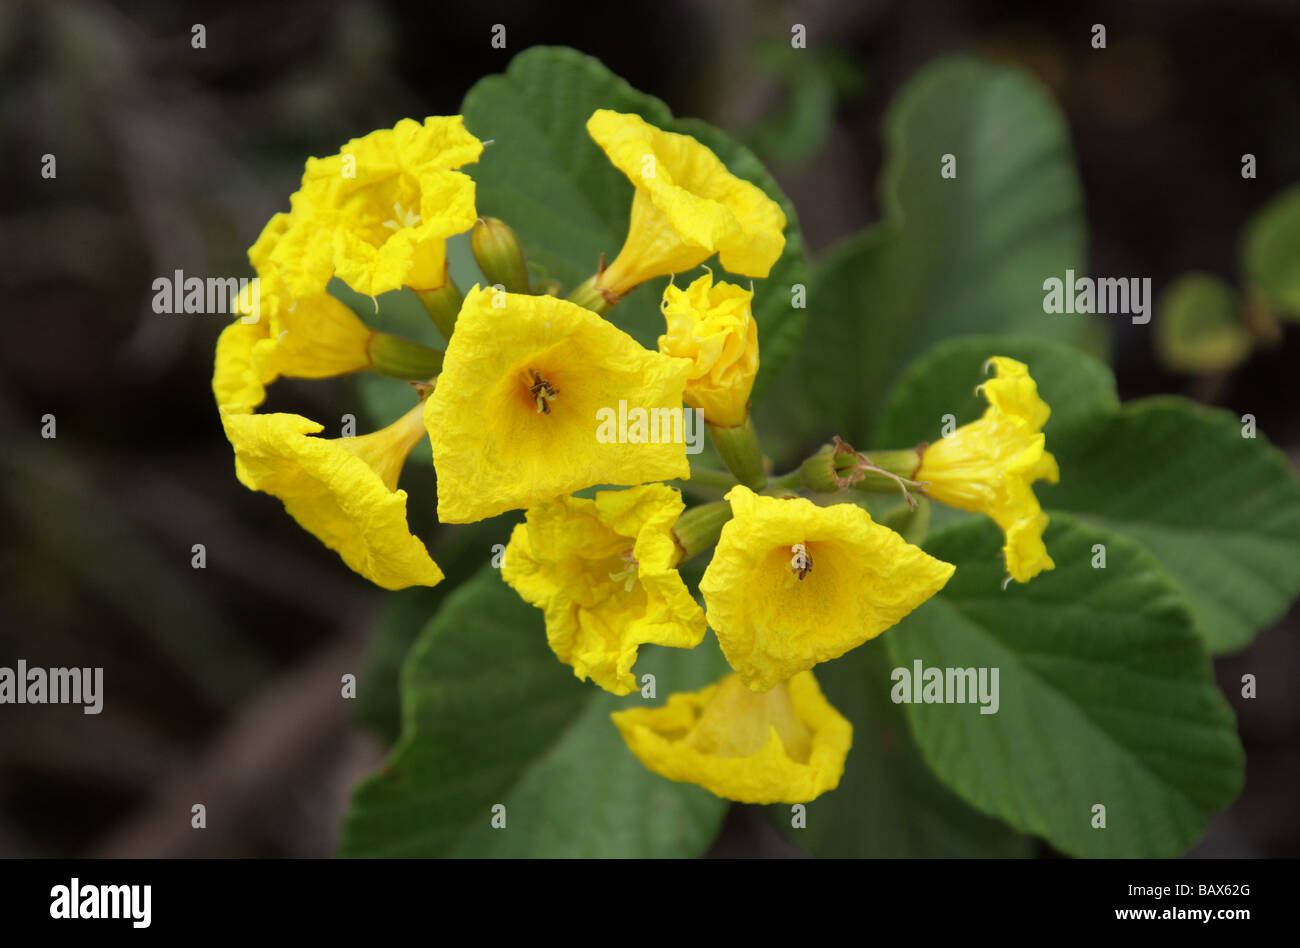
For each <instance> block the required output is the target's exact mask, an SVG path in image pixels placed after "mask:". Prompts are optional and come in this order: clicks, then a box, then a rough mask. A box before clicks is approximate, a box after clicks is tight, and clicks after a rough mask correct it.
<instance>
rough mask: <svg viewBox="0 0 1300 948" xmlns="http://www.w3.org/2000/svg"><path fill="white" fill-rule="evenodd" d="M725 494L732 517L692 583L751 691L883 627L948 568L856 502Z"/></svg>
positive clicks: (736, 491) (938, 585)
mask: <svg viewBox="0 0 1300 948" xmlns="http://www.w3.org/2000/svg"><path fill="white" fill-rule="evenodd" d="M727 500H728V501H730V502H731V510H732V514H733V516H732V519H731V520H730V521H729V522H728V523H727V524H726V526H724V527H723V528H722V536H721V537H720V538H719V540H718V545H717V549H716V550H715V551H714V554H713V561H712V562H711V563H710V564H709V567H708V569H706V570H705V572H704V578H703V580H701V582H700V592H701V593H703V594H704V603H705V607H706V609H707V616H708V622H709V626H710V628H712V629H713V630H714V632H716V633H717V636H718V644H720V645H721V646H722V652H723V654H724V655H725V656H726V658H727V661H728V662H729V663H730V664H731V667H732V668H733V669H735V671H736V673H737V674H739V675H740V677H741V678H742V679H743V680H744V682H745V683H746V684H747V685H748V686H749V687H750V688H753V689H754V690H756V691H764V690H766V689H768V688H771V687H772V686H773V685H775V684H776V683H777V682H779V681H782V680H784V679H786V678H789V677H791V676H792V675H795V674H798V673H799V672H801V671H805V670H807V669H809V668H812V667H813V666H814V665H816V664H818V663H819V662H825V661H829V660H830V659H833V658H838V657H839V656H840V655H843V654H844V653H845V652H847V651H849V650H850V649H853V648H856V647H857V646H859V645H861V644H862V643H863V642H865V641H867V640H868V639H871V638H874V637H875V636H877V635H879V634H880V633H881V632H884V631H885V630H886V629H888V628H889V627H890V626H893V625H894V624H895V623H897V622H898V621H899V620H900V619H902V618H903V616H905V615H907V614H908V613H909V612H911V611H912V610H913V609H915V608H916V607H917V606H919V605H921V603H923V602H925V601H926V600H927V599H929V598H930V597H931V596H933V595H934V594H935V593H936V592H938V591H939V590H940V589H942V588H943V586H944V584H945V583H947V582H948V579H949V577H951V576H952V574H953V571H954V567H953V566H952V565H951V564H949V563H944V562H943V561H941V560H937V559H935V558H934V557H932V556H930V555H929V554H927V553H925V552H923V551H922V550H921V549H920V548H918V547H915V546H912V545H911V544H910V543H908V542H907V541H905V540H904V539H903V538H902V537H900V536H899V535H898V534H897V533H895V532H894V531H893V530H890V529H889V528H888V527H884V526H881V525H880V524H878V523H875V522H874V521H873V520H872V519H871V515H870V514H868V513H867V511H866V510H864V509H863V508H861V507H859V506H857V505H855V504H835V505H834V506H830V507H818V506H817V505H816V504H813V503H812V502H811V501H809V500H805V499H803V498H790V499H785V498H775V497H764V496H760V495H758V494H755V493H754V492H753V491H751V490H749V489H748V488H746V487H734V488H732V489H731V491H730V492H728V494H727ZM796 545H798V547H796ZM800 567H806V569H801V568H800ZM800 572H802V573H803V576H802V578H800V575H799V573H800Z"/></svg>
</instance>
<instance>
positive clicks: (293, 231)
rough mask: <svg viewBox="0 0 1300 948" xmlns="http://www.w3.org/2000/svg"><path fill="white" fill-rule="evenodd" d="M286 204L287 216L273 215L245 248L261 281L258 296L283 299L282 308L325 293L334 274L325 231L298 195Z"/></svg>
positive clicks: (330, 243)
mask: <svg viewBox="0 0 1300 948" xmlns="http://www.w3.org/2000/svg"><path fill="white" fill-rule="evenodd" d="M289 200H290V206H291V208H292V210H291V211H290V213H287V214H286V213H284V212H280V213H278V214H275V215H274V216H273V217H272V218H271V219H270V220H269V221H268V222H267V224H266V226H265V227H264V228H262V233H261V234H259V235H258V238H257V240H256V241H255V242H254V243H253V246H251V247H249V248H248V261H249V263H251V264H252V265H253V269H254V270H256V271H257V275H258V276H259V277H260V278H261V280H262V289H261V295H262V296H263V297H264V298H271V297H274V298H276V299H282V300H283V305H284V306H285V307H290V306H292V305H293V303H294V300H296V299H297V298H298V297H300V296H317V295H319V294H322V293H324V292H325V287H326V286H327V285H328V283H329V280H330V276H331V275H332V274H333V273H334V252H333V249H332V246H333V240H332V238H331V237H330V231H329V229H328V227H327V226H326V225H325V224H324V223H322V222H321V221H318V220H316V219H314V218H313V217H312V215H311V213H310V209H309V208H306V207H304V205H303V203H302V199H301V197H300V196H299V195H298V194H297V193H295V194H293V195H292V196H291V197H290V199H289Z"/></svg>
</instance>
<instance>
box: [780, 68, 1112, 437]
mask: <svg viewBox="0 0 1300 948" xmlns="http://www.w3.org/2000/svg"><path fill="white" fill-rule="evenodd" d="M884 134H885V147H886V164H885V169H884V172H883V174H882V176H881V181H880V194H881V203H882V206H883V210H884V217H883V220H882V221H881V223H880V224H879V225H877V226H876V227H875V228H873V229H872V230H870V231H868V232H866V233H864V234H862V235H860V236H858V237H855V238H853V239H851V240H850V241H848V242H847V243H845V244H843V245H842V246H840V247H839V248H838V249H837V250H836V251H835V252H833V253H832V254H831V255H830V256H829V257H828V258H827V259H826V260H825V261H824V262H823V263H822V264H821V265H820V266H819V267H818V268H817V269H816V272H815V273H814V276H813V285H812V290H811V294H810V302H809V308H810V310H811V312H812V318H811V322H810V324H809V330H808V333H807V337H806V339H805V340H804V345H803V358H802V362H803V366H804V373H803V376H804V385H805V388H806V390H807V393H808V396H809V398H810V401H811V405H812V407H813V408H814V409H815V410H816V411H817V413H818V415H817V421H818V423H819V424H820V425H822V426H823V427H824V428H825V429H826V431H827V432H829V431H835V432H837V433H839V434H840V435H842V436H844V437H846V438H848V439H849V440H865V436H866V435H867V433H868V428H869V424H870V422H871V421H872V419H873V417H874V412H875V409H876V406H877V405H878V403H879V399H880V397H881V396H882V395H883V394H884V393H885V392H886V391H887V390H888V387H889V385H890V383H891V382H892V381H893V380H894V379H895V378H896V377H897V374H898V371H899V370H900V369H901V368H902V366H903V365H905V364H906V363H907V362H908V361H909V360H910V359H911V358H912V357H914V356H916V355H917V354H919V353H920V352H922V351H924V350H925V349H927V348H928V347H929V346H931V345H933V344H934V343H935V342H937V341H939V340H941V339H944V338H947V337H950V336H953V335H958V334H964V333H979V332H994V331H1020V332H1031V333H1033V334H1035V335H1039V336H1044V337H1048V338H1053V339H1057V340H1060V341H1063V342H1067V343H1070V344H1075V345H1080V346H1083V347H1085V348H1089V349H1093V350H1100V349H1101V348H1102V347H1103V335H1104V334H1103V327H1102V324H1101V322H1100V321H1098V320H1096V319H1092V318H1089V317H1086V316H1049V315H1046V314H1045V313H1044V312H1043V293H1044V291H1043V288H1042V287H1043V282H1044V281H1045V280H1046V279H1048V278H1050V277H1053V276H1055V277H1057V278H1058V279H1059V278H1064V276H1065V271H1066V269H1067V268H1072V269H1074V270H1076V271H1079V272H1082V271H1083V270H1084V262H1085V251H1084V239H1085V235H1084V219H1083V209H1082V196H1081V192H1080V188H1079V180H1078V174H1077V172H1076V170H1075V165H1074V159H1073V155H1072V153H1071V148H1070V141H1069V135H1068V133H1067V130H1066V126H1065V122H1064V120H1063V119H1062V117H1061V114H1060V112H1059V111H1058V109H1057V108H1056V106H1055V105H1054V104H1053V103H1052V101H1051V99H1050V98H1049V97H1048V95H1047V93H1046V92H1045V91H1044V90H1043V89H1042V87H1040V86H1039V85H1038V84H1037V83H1036V82H1035V81H1034V80H1033V79H1031V78H1030V77H1029V76H1028V75H1026V74H1025V73H1023V72H1020V71H1018V70H1015V69H1009V68H1004V67H1000V66H992V65H988V64H984V63H981V62H978V61H976V60H972V59H967V58H956V59H945V60H941V61H940V62H938V63H936V64H934V65H932V66H930V67H928V68H927V69H925V70H924V71H922V72H921V73H920V74H919V75H918V76H917V77H916V78H914V79H913V80H912V81H911V82H910V83H908V85H907V86H906V88H905V89H904V90H903V91H902V93H901V94H900V95H899V97H898V99H897V100H896V101H895V103H894V105H893V106H892V107H891V109H890V111H889V114H888V116H887V118H886V120H885V125H884ZM948 154H950V155H952V156H954V157H955V159H956V172H957V176H956V177H955V178H943V177H941V176H940V170H941V160H942V157H943V156H944V155H948Z"/></svg>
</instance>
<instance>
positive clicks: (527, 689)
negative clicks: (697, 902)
mask: <svg viewBox="0 0 1300 948" xmlns="http://www.w3.org/2000/svg"><path fill="white" fill-rule="evenodd" d="M721 667H722V666H721V655H720V654H719V653H718V652H717V650H716V648H714V647H713V646H712V644H709V645H706V646H701V647H700V648H698V649H694V650H683V649H660V648H655V647H653V646H645V647H643V649H642V655H641V660H640V661H639V662H638V663H637V666H636V674H637V675H638V676H639V675H644V674H646V673H651V674H654V675H655V678H656V691H657V694H658V696H659V698H660V699H661V700H662V699H663V698H664V697H666V695H667V694H668V693H669V692H671V691H681V690H691V689H695V688H700V687H702V686H703V685H705V684H707V683H708V682H710V681H712V680H714V679H716V678H717V677H718V676H719V675H720V674H721ZM642 700H643V699H642V698H641V696H640V694H639V693H634V694H632V695H629V696H627V697H625V698H616V697H614V696H613V695H609V694H606V693H605V692H603V691H601V690H600V689H599V688H597V687H596V686H594V685H591V684H589V683H588V684H581V683H579V682H578V681H577V680H576V679H575V678H574V676H573V672H572V670H571V669H570V668H569V667H568V666H567V665H564V664H562V663H561V662H560V661H559V660H558V659H556V657H555V655H554V654H552V652H551V651H550V649H549V648H548V647H547V644H546V635H545V631H544V628H543V623H542V617H541V612H540V611H538V610H536V609H534V608H533V607H531V606H529V605H527V604H526V603H524V602H523V601H522V600H520V599H519V597H518V596H516V595H515V593H514V592H513V590H511V589H509V588H508V587H506V586H505V585H504V584H503V583H502V582H501V579H500V577H499V576H498V575H497V572H496V570H493V569H491V568H490V567H489V568H485V569H484V570H483V571H482V572H480V573H479V575H478V576H476V577H475V578H474V579H473V580H471V581H470V582H468V583H466V584H464V585H463V586H461V587H460V588H459V589H457V590H456V591H455V592H454V593H452V594H451V595H450V596H448V598H447V601H446V603H445V605H444V606H443V608H442V610H441V611H440V612H439V613H438V615H437V616H436V617H434V619H433V620H431V621H430V622H429V624H428V625H427V626H426V627H425V629H424V631H423V632H422V633H421V636H420V639H419V641H418V642H417V644H416V646H415V648H414V649H413V650H412V652H411V656H410V658H409V659H408V661H407V665H406V668H405V670H404V674H403V695H402V702H403V709H404V721H403V735H402V740H401V742H400V743H399V745H398V746H397V748H396V749H395V750H394V752H393V754H392V755H391V756H390V758H389V760H388V763H387V764H386V765H385V766H384V768H383V770H382V771H381V772H380V773H378V774H376V775H375V776H373V777H371V778H369V779H368V780H366V781H365V782H364V783H363V784H362V785H361V786H360V787H359V788H358V789H357V791H356V793H355V795H354V797H353V801H352V806H351V808H350V810H349V812H348V814H347V816H346V818H345V822H344V827H343V836H342V841H341V844H340V848H341V852H342V853H343V855H346V856H422V857H427V856H461V857H463V856H474V857H478V856H544V857H570V856H599V857H622V856H647V857H686V856H697V855H700V854H701V853H703V852H704V851H705V850H706V849H707V848H708V846H709V844H710V843H711V842H712V840H713V838H714V836H715V835H716V834H717V831H718V828H719V827H720V825H721V822H722V818H723V816H724V814H725V812H726V808H727V803H726V801H724V800H720V799H718V798H717V797H714V796H713V795H712V794H710V793H708V792H707V791H705V790H703V789H701V788H700V787H696V786H693V785H689V784H678V783H672V782H670V781H668V780H664V779H663V778H661V777H658V776H656V775H655V774H653V773H651V772H650V771H648V770H646V769H645V768H644V767H642V766H641V763H640V762H639V761H638V760H637V759H636V758H635V757H633V756H632V754H631V753H630V752H629V751H628V750H627V748H626V747H625V746H624V744H623V741H622V738H621V737H620V736H619V734H618V730H617V729H616V728H615V727H614V725H613V723H612V722H611V721H610V720H609V715H610V712H611V711H615V710H618V709H619V708H622V707H626V706H628V705H630V704H635V703H638V702H641V701H642ZM496 804H503V805H504V806H505V808H506V810H505V814H506V827H505V828H504V829H493V828H492V826H491V819H492V815H493V810H492V808H493V807H494V806H495V805H496Z"/></svg>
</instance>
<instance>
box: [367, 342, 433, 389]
mask: <svg viewBox="0 0 1300 948" xmlns="http://www.w3.org/2000/svg"><path fill="white" fill-rule="evenodd" d="M367 348H368V351H369V354H370V368H371V370H372V371H375V372H378V373H380V374H381V375H391V376H392V377H393V378H397V379H419V380H421V381H423V380H425V379H428V378H430V377H432V376H434V375H437V374H438V373H439V372H441V371H442V350H441V349H434V348H432V347H430V346H426V345H424V344H422V343H419V342H412V341H411V340H410V339H403V338H402V337H401V336H393V335H390V334H388V333H386V332H378V331H376V332H373V333H371V334H370V342H369V345H368V347H367Z"/></svg>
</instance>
